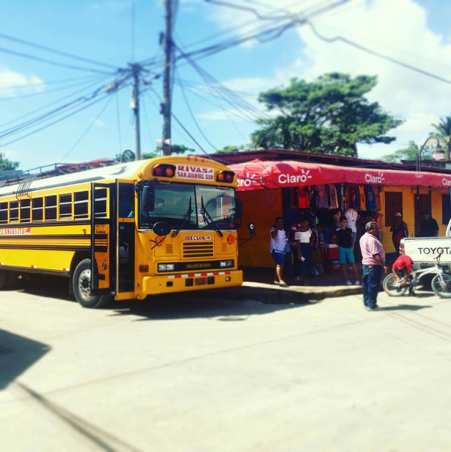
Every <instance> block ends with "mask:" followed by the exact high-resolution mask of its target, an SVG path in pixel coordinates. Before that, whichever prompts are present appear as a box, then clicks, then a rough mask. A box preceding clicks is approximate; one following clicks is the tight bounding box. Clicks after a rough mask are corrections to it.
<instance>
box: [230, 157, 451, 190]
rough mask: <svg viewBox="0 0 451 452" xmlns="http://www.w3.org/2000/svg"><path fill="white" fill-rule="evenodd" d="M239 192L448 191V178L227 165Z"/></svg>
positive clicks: (255, 163)
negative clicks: (323, 188) (339, 188)
mask: <svg viewBox="0 0 451 452" xmlns="http://www.w3.org/2000/svg"><path fill="white" fill-rule="evenodd" d="M230 168H231V169H232V171H234V172H235V174H236V175H237V178H238V191H246V190H260V189H277V188H289V187H302V186H311V185H321V184H337V183H349V184H358V185H365V184H371V185H382V186H383V185H385V186H412V187H414V186H433V187H440V188H446V187H448V188H449V187H451V175H448V174H447V175H444V174H438V173H426V172H412V171H394V170H377V169H367V168H352V167H351V168H350V167H342V166H335V165H323V164H321V165H320V164H316V163H304V162H297V161H289V160H288V161H283V162H281V161H279V162H277V161H276V162H275V161H262V160H252V161H250V162H245V163H239V164H236V165H230Z"/></svg>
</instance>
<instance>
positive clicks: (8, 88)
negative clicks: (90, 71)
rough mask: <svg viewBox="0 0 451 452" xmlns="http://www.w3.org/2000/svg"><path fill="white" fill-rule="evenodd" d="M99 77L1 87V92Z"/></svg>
mask: <svg viewBox="0 0 451 452" xmlns="http://www.w3.org/2000/svg"><path fill="white" fill-rule="evenodd" d="M94 77H98V75H84V76H83V77H72V78H67V79H64V80H52V81H50V82H42V83H28V84H26V85H9V86H2V87H0V91H8V90H12V89H26V88H35V87H36V86H45V85H56V84H58V83H66V82H71V81H74V80H83V79H88V78H91V79H92V78H94Z"/></svg>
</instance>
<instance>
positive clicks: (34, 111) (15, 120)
mask: <svg viewBox="0 0 451 452" xmlns="http://www.w3.org/2000/svg"><path fill="white" fill-rule="evenodd" d="M96 77H97V80H96V81H95V82H94V83H91V85H89V86H86V87H84V88H82V89H81V90H77V91H74V92H72V93H70V94H68V95H67V96H64V97H62V98H60V99H58V100H55V101H53V102H50V103H49V104H46V105H44V106H43V107H40V108H38V109H36V110H33V111H30V112H28V113H26V114H25V115H22V116H19V117H18V118H14V119H12V120H10V121H8V122H5V123H3V124H0V128H2V127H4V126H7V125H9V124H12V123H14V122H17V121H20V120H21V119H23V118H26V117H27V116H30V115H32V114H34V113H38V112H39V111H42V110H44V109H46V108H47V107H50V106H52V105H55V104H57V103H58V102H61V101H63V100H66V99H68V98H69V97H72V96H74V95H76V94H79V93H81V92H83V91H85V90H86V89H90V88H93V87H94V86H97V85H98V84H99V83H100V82H101V81H103V80H105V79H106V77H102V79H101V80H98V78H99V76H96ZM90 81H91V80H90Z"/></svg>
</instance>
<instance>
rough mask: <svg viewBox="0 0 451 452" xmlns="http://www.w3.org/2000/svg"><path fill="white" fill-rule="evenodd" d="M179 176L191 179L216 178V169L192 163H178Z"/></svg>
mask: <svg viewBox="0 0 451 452" xmlns="http://www.w3.org/2000/svg"><path fill="white" fill-rule="evenodd" d="M177 177H180V178H181V179H191V180H193V179H196V180H214V169H213V168H202V167H200V166H192V165H177Z"/></svg>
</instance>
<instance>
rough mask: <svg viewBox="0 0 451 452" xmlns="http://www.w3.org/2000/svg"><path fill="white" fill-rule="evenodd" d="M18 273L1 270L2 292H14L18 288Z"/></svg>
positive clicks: (0, 285) (0, 282)
mask: <svg viewBox="0 0 451 452" xmlns="http://www.w3.org/2000/svg"><path fill="white" fill-rule="evenodd" d="M17 276H18V274H17V273H16V272H11V271H7V270H0V290H14V289H15V288H16V286H17Z"/></svg>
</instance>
